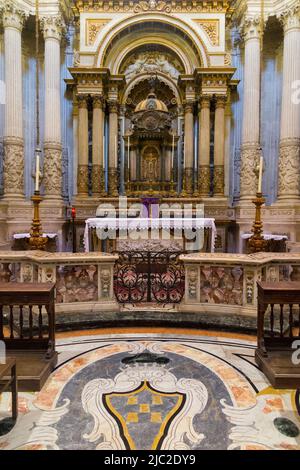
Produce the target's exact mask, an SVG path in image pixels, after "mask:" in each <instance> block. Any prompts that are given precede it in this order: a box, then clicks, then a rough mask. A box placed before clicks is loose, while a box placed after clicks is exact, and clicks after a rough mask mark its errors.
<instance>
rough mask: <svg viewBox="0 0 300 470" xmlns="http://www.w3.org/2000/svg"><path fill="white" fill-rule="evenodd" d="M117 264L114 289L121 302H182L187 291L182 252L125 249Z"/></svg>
mask: <svg viewBox="0 0 300 470" xmlns="http://www.w3.org/2000/svg"><path fill="white" fill-rule="evenodd" d="M118 254H119V260H118V261H117V262H116V264H115V272H114V292H115V295H116V298H117V300H118V302H120V303H140V302H159V303H162V304H167V303H178V302H180V301H181V299H182V297H183V295H184V267H183V264H182V263H181V261H179V259H178V258H179V255H180V252H178V251H177V252H169V251H163V252H152V251H125V252H121V253H118Z"/></svg>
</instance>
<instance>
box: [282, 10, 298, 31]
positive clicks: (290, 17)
mask: <svg viewBox="0 0 300 470" xmlns="http://www.w3.org/2000/svg"><path fill="white" fill-rule="evenodd" d="M277 18H278V19H279V21H280V23H281V24H282V26H283V30H284V32H285V33H287V32H288V31H291V30H293V29H296V30H300V6H299V5H295V6H294V7H292V8H287V9H286V10H284V11H282V12H281V13H280V14H278V15H277Z"/></svg>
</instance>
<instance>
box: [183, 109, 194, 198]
mask: <svg viewBox="0 0 300 470" xmlns="http://www.w3.org/2000/svg"><path fill="white" fill-rule="evenodd" d="M193 109H194V103H192V102H187V103H186V105H185V108H184V175H183V177H184V180H183V182H184V191H183V192H184V193H186V194H187V195H191V194H192V193H193V167H194V115H193Z"/></svg>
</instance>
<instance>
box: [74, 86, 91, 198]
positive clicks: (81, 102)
mask: <svg viewBox="0 0 300 470" xmlns="http://www.w3.org/2000/svg"><path fill="white" fill-rule="evenodd" d="M87 101H88V96H87V95H79V96H78V171H77V194H78V196H79V197H80V196H88V174H89V172H88V163H89V141H88V138H89V136H88V133H89V128H88V126H89V123H88V103H87Z"/></svg>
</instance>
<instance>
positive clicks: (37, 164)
mask: <svg viewBox="0 0 300 470" xmlns="http://www.w3.org/2000/svg"><path fill="white" fill-rule="evenodd" d="M39 179H40V155H39V153H37V154H36V158H35V191H38V190H39Z"/></svg>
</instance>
